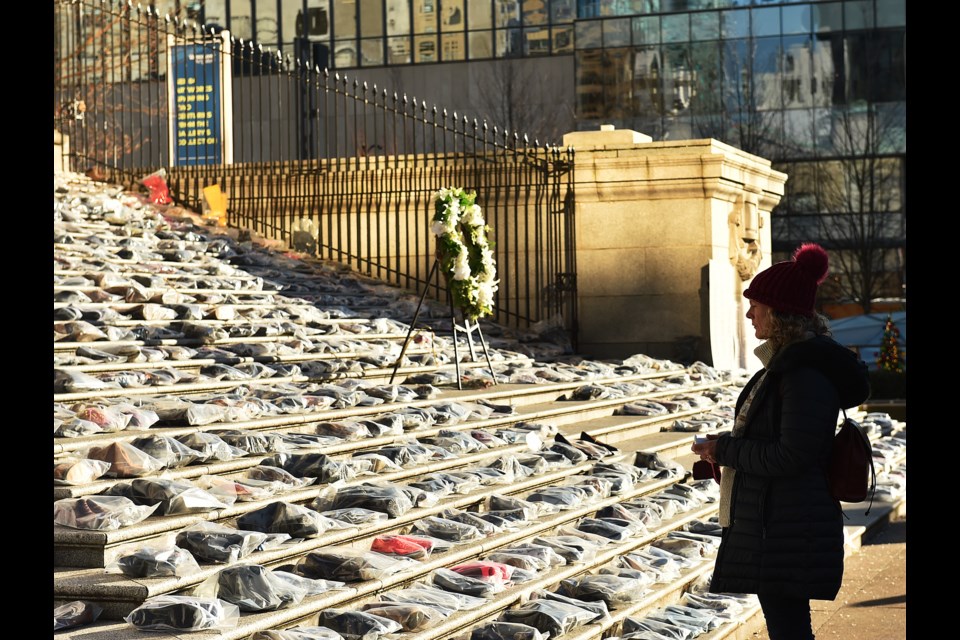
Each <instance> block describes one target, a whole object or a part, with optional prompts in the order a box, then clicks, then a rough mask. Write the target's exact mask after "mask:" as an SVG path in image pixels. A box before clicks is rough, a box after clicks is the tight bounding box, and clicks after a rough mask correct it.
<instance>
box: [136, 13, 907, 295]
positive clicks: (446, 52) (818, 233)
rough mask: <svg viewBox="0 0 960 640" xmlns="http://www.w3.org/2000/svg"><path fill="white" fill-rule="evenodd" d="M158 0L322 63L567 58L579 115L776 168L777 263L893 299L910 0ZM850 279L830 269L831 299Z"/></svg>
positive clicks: (900, 262)
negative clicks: (815, 269) (812, 269)
mask: <svg viewBox="0 0 960 640" xmlns="http://www.w3.org/2000/svg"><path fill="white" fill-rule="evenodd" d="M154 6H155V7H156V8H157V9H158V10H159V11H160V12H161V13H167V12H170V13H175V14H177V15H181V16H184V17H189V18H193V19H197V20H199V21H201V22H205V23H206V24H217V25H220V26H222V27H226V28H229V29H230V30H231V33H232V34H233V35H234V36H235V37H240V38H243V39H245V40H253V41H255V42H259V43H260V44H262V45H264V46H265V47H275V48H278V49H280V50H282V51H284V52H294V53H296V55H297V56H298V57H299V58H300V59H308V60H310V61H311V62H313V63H314V64H317V65H318V66H320V67H321V68H323V67H328V68H330V69H360V68H365V67H366V68H370V67H390V66H396V65H418V64H437V63H441V64H442V63H444V62H452V63H464V62H470V61H472V60H491V59H502V58H536V57H538V56H573V57H574V68H575V75H576V78H575V95H573V96H571V97H570V98H569V99H570V100H571V101H572V102H573V105H572V110H573V112H574V113H575V118H576V126H577V128H579V129H595V128H597V126H598V125H599V124H613V125H615V126H616V127H617V128H628V129H633V130H635V131H639V132H642V133H645V134H647V135H650V136H651V137H653V139H654V140H681V139H691V138H715V139H717V140H720V141H722V142H726V143H728V144H730V145H732V146H735V147H737V148H739V149H742V150H744V151H747V152H749V153H754V154H756V155H759V156H761V157H764V158H768V159H770V160H771V161H772V162H773V163H774V167H775V168H776V169H778V170H780V171H783V172H784V173H786V174H787V175H788V176H789V179H788V180H787V183H786V186H785V189H786V193H785V195H784V198H783V199H782V201H781V203H780V204H779V205H778V206H777V208H776V209H775V210H774V212H773V214H774V215H773V221H772V229H771V233H772V237H773V247H772V250H773V251H774V260H779V259H785V258H786V257H787V255H788V252H789V251H791V250H792V249H793V248H794V247H796V246H797V245H798V244H799V243H800V242H805V241H819V242H821V243H823V244H824V245H825V246H827V247H828V248H830V249H831V250H832V251H833V252H834V255H835V256H836V257H835V261H846V263H847V264H845V265H844V271H845V272H846V273H848V274H853V275H852V276H851V278H850V279H856V273H857V271H858V270H859V271H860V272H866V271H867V270H870V271H871V272H875V274H876V278H875V279H874V280H873V281H872V284H870V285H869V286H868V287H867V288H868V289H869V291H868V292H867V294H868V296H869V297H893V298H899V297H903V296H904V295H905V283H906V275H905V274H906V251H905V240H906V0H830V1H817V2H777V1H768V0H409V1H408V0H403V1H401V0H206V1H205V2H186V1H184V0H165V1H163V2H155V3H154ZM868 249H869V251H868ZM851 287H852V289H851ZM860 288H861V289H863V287H860ZM856 289H857V287H856V286H854V285H852V284H851V283H849V282H847V283H843V286H840V285H838V289H837V291H836V295H835V297H836V298H838V299H839V298H843V297H854V298H857V297H858V294H857V291H856ZM860 293H863V291H861V292H860Z"/></svg>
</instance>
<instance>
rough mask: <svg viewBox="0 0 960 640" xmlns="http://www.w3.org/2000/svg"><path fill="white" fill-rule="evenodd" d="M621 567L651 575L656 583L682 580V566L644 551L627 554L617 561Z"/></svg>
mask: <svg viewBox="0 0 960 640" xmlns="http://www.w3.org/2000/svg"><path fill="white" fill-rule="evenodd" d="M617 563H618V564H619V565H620V566H621V567H625V568H629V569H634V570H638V571H643V572H645V573H649V574H650V575H651V576H652V577H653V579H654V581H655V582H657V583H661V584H669V583H671V582H673V581H675V580H678V579H679V578H680V565H679V564H678V563H677V562H676V561H674V560H671V559H670V558H667V557H658V556H654V555H652V554H649V553H646V552H644V551H643V550H639V551H635V552H633V553H625V554H623V555H622V556H620V557H619V558H618V559H617Z"/></svg>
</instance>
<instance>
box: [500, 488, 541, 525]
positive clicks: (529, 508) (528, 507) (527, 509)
mask: <svg viewBox="0 0 960 640" xmlns="http://www.w3.org/2000/svg"><path fill="white" fill-rule="evenodd" d="M487 509H488V510H489V511H510V510H513V509H522V510H523V513H524V514H525V517H524V520H529V519H531V518H534V517H536V516H537V515H538V514H539V513H540V507H539V506H538V505H537V504H534V503H533V502H528V501H526V500H523V499H522V498H515V497H513V496H505V495H500V494H496V493H495V494H493V495H491V496H490V497H489V498H487Z"/></svg>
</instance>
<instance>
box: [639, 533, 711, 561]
mask: <svg viewBox="0 0 960 640" xmlns="http://www.w3.org/2000/svg"><path fill="white" fill-rule="evenodd" d="M650 545H651V546H653V547H657V548H659V549H663V550H664V551H669V552H670V553H674V554H676V555H678V556H683V557H684V558H688V559H690V560H694V561H699V560H702V559H704V558H705V557H706V556H708V555H710V554H711V553H712V549H711V548H709V547H708V546H707V545H706V544H705V543H704V542H702V541H700V540H693V539H688V538H680V537H675V536H670V535H666V536H664V537H662V538H659V539H658V540H654V541H653V542H651V543H650Z"/></svg>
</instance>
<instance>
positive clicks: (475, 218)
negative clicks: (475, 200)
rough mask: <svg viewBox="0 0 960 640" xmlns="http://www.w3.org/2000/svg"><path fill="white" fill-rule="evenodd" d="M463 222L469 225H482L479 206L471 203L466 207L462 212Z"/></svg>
mask: <svg viewBox="0 0 960 640" xmlns="http://www.w3.org/2000/svg"><path fill="white" fill-rule="evenodd" d="M461 220H463V222H464V223H465V224H468V225H470V226H471V227H481V228H482V227H483V212H482V211H481V210H480V206H479V205H476V204H472V205H470V206H469V207H467V208H466V210H464V212H463V217H462V218H461Z"/></svg>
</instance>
